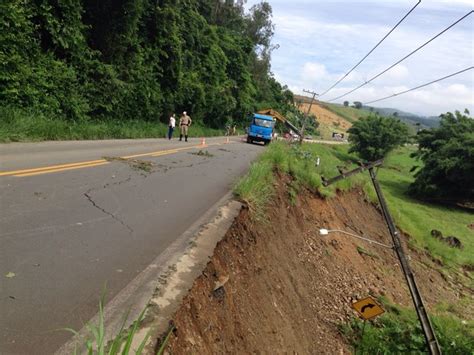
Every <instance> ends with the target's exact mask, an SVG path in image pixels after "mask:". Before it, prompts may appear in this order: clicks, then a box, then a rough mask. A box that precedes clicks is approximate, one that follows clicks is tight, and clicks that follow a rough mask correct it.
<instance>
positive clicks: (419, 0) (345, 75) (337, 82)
mask: <svg viewBox="0 0 474 355" xmlns="http://www.w3.org/2000/svg"><path fill="white" fill-rule="evenodd" d="M420 2H421V0H418V2H417V3H416V5H415V6H413V7H412V8H411V10H410V11H408V12H407V13H406V14H405V16H403V18H402V19H401V20H400V21H398V23H397V24H396V25H395V26H394V27H393V28H392V29H391V30H390V31H389V32H388V33H387V34H386V35H385V36H384V37H383V38H382V39H381V40H380V41H379V43H377V44H376V45H375V47H374V48H372V49H371V50H370V51H369V53H367V54H366V55H365V56H364V58H362V59H361V60H359V62H358V63H357V64H356V65H354V66H353V67H352V69H351V70H349V71H348V72H347V73H346V74H344V76H343V77H342V78H340V79H339V80H338V81H336V82H335V83H334V84H333V85H332V86H331V87H330V88H329V89H327V90H326V91H325V92H323V93H322V94H321V95H319V97H321V96H323V95H325V94H326V93H328V92H329V91H331V90H332V89H333V88H334V87H335V86H336V85H337V84H339V83H340V82H341V81H343V80H344V79H345V78H347V76H348V75H349V74H350V73H352V71H353V70H354V69H355V68H357V67H358V66H359V65H360V64H361V63H362V62H363V61H364V60H365V59H366V58H367V57H368V56H369V55H370V54H371V53H372V52H373V51H374V50H375V48H377V47H378V46H379V45H380V44H381V43H382V42H383V41H384V40H385V39H386V38H387V37H388V36H389V35H390V34H391V33H392V32H393V31H394V30H395V29H396V28H397V27H398V25H399V24H401V23H402V22H403V21H404V20H405V19H406V18H407V17H408V15H410V14H411V12H412V11H413V10H415V8H416V7H417V6H418V5H419V4H420Z"/></svg>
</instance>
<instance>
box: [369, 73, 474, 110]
mask: <svg viewBox="0 0 474 355" xmlns="http://www.w3.org/2000/svg"><path fill="white" fill-rule="evenodd" d="M471 69H474V66H472V67H469V68H466V69H463V70H460V71H458V72H456V73H453V74H450V75H446V76H444V77H442V78H439V79H436V80H433V81H430V82H429V83H426V84H423V85H420V86H417V87H414V88H411V89H408V90H405V91H401V92H397V93H396V94H392V95H389V96H386V97H382V98H381V99H377V100H372V101H369V102H364V105H368V104H372V103H374V102H378V101H382V100H386V99H389V98H391V97H394V96H399V95H402V94H406V93H407V92H410V91H414V90H418V89H420V88H423V87H425V86H428V85H431V84H434V83H437V82H438V81H441V80H445V79H448V78H450V77H452V76H455V75H458V74H461V73H464V72H466V71H468V70H471Z"/></svg>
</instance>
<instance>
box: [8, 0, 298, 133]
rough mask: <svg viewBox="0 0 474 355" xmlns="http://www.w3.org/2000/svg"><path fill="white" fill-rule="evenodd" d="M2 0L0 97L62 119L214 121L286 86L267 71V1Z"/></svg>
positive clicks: (268, 101) (268, 99)
mask: <svg viewBox="0 0 474 355" xmlns="http://www.w3.org/2000/svg"><path fill="white" fill-rule="evenodd" d="M243 3H244V1H232V0H101V1H96V0H4V1H2V2H1V4H0V103H1V106H2V107H13V108H19V109H28V110H35V112H39V113H41V114H43V115H47V116H48V117H54V118H58V117H59V118H61V119H64V120H71V121H75V122H77V121H79V120H90V119H92V120H94V121H96V120H111V119H114V120H121V121H127V120H136V119H140V120H147V121H156V120H158V119H159V120H161V121H163V122H165V121H166V120H167V117H168V115H169V114H170V113H172V112H176V113H180V112H181V111H183V110H186V111H188V112H189V113H190V114H191V116H192V117H193V119H194V120H196V122H198V123H199V122H200V123H202V124H203V125H206V126H209V127H214V128H222V127H223V126H224V125H225V124H226V122H228V121H229V120H232V119H233V120H235V121H239V120H243V119H244V118H245V116H246V114H248V113H250V112H252V111H253V110H254V109H255V108H256V107H257V106H273V107H278V106H281V105H285V104H286V103H289V102H291V101H292V93H291V92H290V91H289V90H287V88H286V87H282V86H281V85H280V84H279V83H278V82H277V81H276V80H275V79H274V78H273V76H272V74H271V72H270V56H271V52H272V49H273V48H274V47H273V45H272V43H271V39H272V35H273V29H274V26H273V24H272V21H271V17H272V9H271V7H270V5H269V4H268V3H267V2H261V3H259V4H258V5H255V6H253V7H252V8H251V9H250V10H249V11H248V12H245V11H244V6H243Z"/></svg>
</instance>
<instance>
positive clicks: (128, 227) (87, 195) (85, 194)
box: [84, 190, 133, 234]
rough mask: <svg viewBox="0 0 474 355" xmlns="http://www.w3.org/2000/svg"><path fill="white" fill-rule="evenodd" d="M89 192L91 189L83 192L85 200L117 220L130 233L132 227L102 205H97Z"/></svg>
mask: <svg viewBox="0 0 474 355" xmlns="http://www.w3.org/2000/svg"><path fill="white" fill-rule="evenodd" d="M90 193H91V190H89V191H87V192H84V196H85V197H86V198H87V200H88V201H89V202H90V203H91V204H92V206H94V207H95V208H97V209H98V210H99V211H101V212H103V213H105V214H107V215H109V216H110V217H112V218H113V219H114V220H116V221H117V222H119V223H120V224H121V225H122V226H124V227H125V228H126V229H127V230H128V231H129V232H130V234H132V233H133V229H132V228H131V227H130V226H129V225H128V224H127V223H125V222H124V221H122V220H121V219H120V218H118V217H117V216H116V215H114V214H113V213H110V212H109V211H107V210H106V209H104V208H103V207H101V206H99V205H98V204H97V203H96V202H95V201H94V199H93V198H92V197H91V195H90Z"/></svg>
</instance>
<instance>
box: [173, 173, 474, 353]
mask: <svg viewBox="0 0 474 355" xmlns="http://www.w3.org/2000/svg"><path fill="white" fill-rule="evenodd" d="M283 180H285V179H283ZM287 183H288V181H283V182H280V183H279V185H278V186H277V190H278V193H277V195H276V196H275V198H274V199H273V202H272V204H271V206H270V208H269V212H268V220H267V221H260V222H256V221H252V220H251V218H249V215H248V211H247V210H242V211H241V213H240V215H239V217H238V218H237V219H236V221H235V222H234V224H233V226H232V227H231V229H230V230H229V231H228V233H227V235H226V237H225V238H224V239H223V240H222V241H221V242H220V243H219V244H218V246H217V247H216V250H215V253H214V256H213V257H212V259H211V261H210V262H209V263H208V265H207V267H206V269H205V270H204V272H203V274H202V275H201V276H200V277H199V278H198V279H196V281H195V282H194V285H193V287H192V289H191V290H190V292H189V294H188V295H187V296H186V297H185V299H184V300H183V303H182V305H181V307H180V309H179V310H178V312H177V313H176V315H175V317H174V324H175V326H176V329H175V331H174V332H173V333H172V335H171V337H170V341H169V343H168V345H167V347H166V353H168V354H221V353H232V354H243V353H265V354H267V353H268V354H270V353H295V354H296V353H297V354H315V353H317V354H348V353H350V348H349V346H348V345H347V344H346V343H345V342H344V339H343V338H342V337H341V335H340V333H339V331H338V325H339V324H341V323H343V322H346V321H348V320H349V319H350V318H351V317H352V316H353V311H352V310H351V303H352V302H353V301H355V300H357V299H360V298H362V297H365V296H367V295H369V294H371V295H373V296H375V297H377V296H380V295H385V296H386V297H387V298H389V299H391V300H393V301H394V302H395V303H398V304H402V305H406V306H408V305H411V303H410V298H409V294H408V290H407V288H406V287H405V284H404V281H403V277H402V274H401V272H400V268H399V266H398V263H397V260H396V258H395V257H394V254H393V253H392V251H391V250H390V249H384V248H381V247H378V246H371V245H369V244H367V243H365V242H362V241H361V242H359V241H358V240H357V239H351V238H348V237H346V236H343V235H340V234H339V235H338V234H336V233H332V234H330V235H329V236H326V237H322V236H320V235H319V233H318V231H319V228H330V229H343V230H346V231H352V232H354V233H357V234H363V235H366V236H370V237H371V238H373V239H375V240H377V241H380V242H382V243H387V244H388V243H390V239H389V235H388V233H387V232H386V227H385V224H384V222H383V219H382V218H381V215H380V213H379V211H378V210H377V209H376V208H374V207H373V205H372V204H370V203H369V202H367V200H366V198H365V196H364V195H363V193H361V192H358V191H353V192H351V193H347V194H341V195H338V196H337V197H335V198H333V199H331V200H322V199H320V198H319V197H317V196H314V195H313V194H311V193H309V192H307V193H305V194H304V197H302V198H297V201H296V204H295V205H290V204H289V202H288V201H289V199H288V192H287V188H286V185H287ZM269 221H273V222H272V223H270V222H269ZM275 221H278V222H277V223H276V222H275ZM357 246H360V247H362V248H363V250H362V249H359V251H358V249H357ZM366 252H367V253H366ZM367 254H370V255H367ZM410 254H411V264H412V266H413V268H414V271H415V274H416V277H417V280H418V282H419V284H420V287H421V289H422V292H423V295H424V297H425V300H426V301H427V304H428V306H431V305H433V302H435V300H438V301H439V300H450V301H452V302H454V301H455V300H456V299H458V298H459V297H460V296H461V295H463V294H466V293H469V292H472V291H469V290H465V289H461V288H457V287H459V286H453V285H451V286H450V285H448V284H447V282H446V281H445V280H444V279H443V278H442V276H441V274H440V273H439V272H437V271H436V270H435V265H434V264H433V263H432V262H431V261H430V259H429V258H428V257H426V256H425V255H420V254H417V253H414V252H410ZM219 286H221V287H219ZM471 295H472V293H471ZM472 314H474V312H473V310H472V309H471V310H466V315H467V316H469V315H472Z"/></svg>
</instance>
